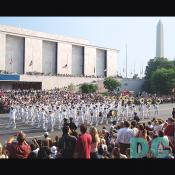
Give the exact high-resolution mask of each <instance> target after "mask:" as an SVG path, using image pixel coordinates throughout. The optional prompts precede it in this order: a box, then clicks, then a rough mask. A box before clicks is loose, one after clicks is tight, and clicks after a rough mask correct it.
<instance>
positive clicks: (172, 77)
mask: <svg viewBox="0 0 175 175" xmlns="http://www.w3.org/2000/svg"><path fill="white" fill-rule="evenodd" d="M150 85H151V86H150V87H151V91H152V92H154V93H157V94H171V93H172V89H173V88H174V87H175V69H165V68H161V69H157V70H156V71H154V72H153V74H152V76H151V78H150Z"/></svg>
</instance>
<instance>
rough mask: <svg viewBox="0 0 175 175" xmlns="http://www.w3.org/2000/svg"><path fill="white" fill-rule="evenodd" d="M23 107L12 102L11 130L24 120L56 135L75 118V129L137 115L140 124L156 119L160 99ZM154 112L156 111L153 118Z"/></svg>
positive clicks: (114, 99) (114, 98) (111, 99)
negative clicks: (83, 125) (65, 122)
mask: <svg viewBox="0 0 175 175" xmlns="http://www.w3.org/2000/svg"><path fill="white" fill-rule="evenodd" d="M62 102H63V101H60V100H59V101H58V100H55V101H54V103H46V102H45V103H41V102H40V103H38V102H36V103H33V104H27V103H25V102H23V103H22V104H20V103H18V102H16V103H15V102H13V104H12V105H11V106H12V107H11V109H10V112H9V124H8V127H9V128H16V122H15V120H21V121H23V122H25V123H26V124H29V125H31V126H32V127H36V128H41V129H42V130H44V131H48V130H49V131H51V132H53V131H54V129H55V128H57V129H61V127H62V125H63V122H64V119H68V120H69V119H70V118H73V121H74V123H75V124H76V126H77V127H78V126H80V124H82V123H86V124H87V125H89V126H91V125H94V126H98V125H102V124H109V123H111V122H113V121H116V122H119V121H123V120H133V119H134V116H135V114H136V113H137V112H138V116H139V119H140V120H143V119H151V118H153V117H154V118H156V117H157V116H158V111H159V104H160V103H161V99H159V98H158V99H157V98H156V99H154V100H152V99H151V98H147V99H146V98H139V99H136V98H135V97H133V96H132V97H129V96H120V97H117V96H112V97H103V101H100V100H99V101H96V102H93V103H92V102H91V101H89V102H88V101H86V102H85V101H84V100H81V99H80V98H79V99H78V102H76V103H68V104H65V103H62ZM151 109H153V110H154V112H153V114H152V113H151Z"/></svg>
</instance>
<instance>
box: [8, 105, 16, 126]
mask: <svg viewBox="0 0 175 175" xmlns="http://www.w3.org/2000/svg"><path fill="white" fill-rule="evenodd" d="M15 119H16V109H15V108H14V107H13V106H12V107H11V108H10V112H9V122H8V128H13V129H16V122H15Z"/></svg>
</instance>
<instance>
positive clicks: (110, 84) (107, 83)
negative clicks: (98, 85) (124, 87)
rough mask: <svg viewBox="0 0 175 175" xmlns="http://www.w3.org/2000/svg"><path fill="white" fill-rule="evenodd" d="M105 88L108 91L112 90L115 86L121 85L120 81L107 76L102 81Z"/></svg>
mask: <svg viewBox="0 0 175 175" xmlns="http://www.w3.org/2000/svg"><path fill="white" fill-rule="evenodd" d="M103 84H104V87H105V89H108V91H114V90H116V89H117V87H119V86H121V83H120V82H119V81H117V80H115V79H113V78H112V77H107V78H105V80H104V81H103Z"/></svg>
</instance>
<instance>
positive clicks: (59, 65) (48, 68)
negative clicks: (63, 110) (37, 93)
mask: <svg viewBox="0 0 175 175" xmlns="http://www.w3.org/2000/svg"><path fill="white" fill-rule="evenodd" d="M117 53H118V50H116V49H111V48H104V47H98V46H93V45H91V44H90V43H89V41H87V40H84V39H77V38H70V37H63V36H58V35H52V34H48V33H43V32H35V31H32V30H28V29H21V28H16V27H10V26H6V25H0V59H1V60H0V71H1V73H2V72H6V73H16V74H17V75H10V76H7V75H6V76H3V75H2V74H1V76H0V88H1V87H3V88H5V87H7V86H6V85H5V84H8V88H18V87H21V86H23V87H24V88H26V87H25V85H26V84H27V82H28V83H29V84H30V85H32V83H34V84H36V82H37V83H40V86H41V88H42V89H43V88H45V89H48V88H51V87H52V86H53V88H54V87H62V86H64V85H67V84H66V81H68V80H65V81H63V80H62V78H61V80H60V78H58V75H63V74H64V75H66V76H68V77H71V76H74V77H85V76H93V77H97V76H98V77H101V78H103V77H108V76H115V75H117V70H116V67H117ZM36 73H37V74H40V75H41V74H42V77H41V76H37V77H36V76H34V75H31V74H35V75H36ZM29 74H30V75H29ZM50 75H52V77H51V76H50ZM56 75H57V76H56ZM14 76H16V78H15V77H14ZM48 76H49V79H48ZM53 78H54V79H53ZM55 78H57V79H55ZM64 79H68V78H66V77H65V78H64ZM69 79H70V82H72V83H75V84H77V83H79V82H80V80H82V82H81V83H83V81H85V80H87V79H83V78H81V79H80V78H79V79H77V80H75V78H74V79H73V78H69ZM46 80H47V81H48V80H49V81H50V82H49V83H48V82H47V81H46ZM74 80H75V82H74ZM94 80H96V79H92V81H94ZM60 81H61V82H60ZM77 81H78V82H77ZM89 81H90V79H89V80H88V82H89ZM21 83H23V85H21V86H18V85H17V84H21ZM67 83H69V82H67ZM14 84H16V85H15V86H14ZM49 84H50V86H49ZM51 84H52V85H51ZM32 87H35V86H34V85H32Z"/></svg>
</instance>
